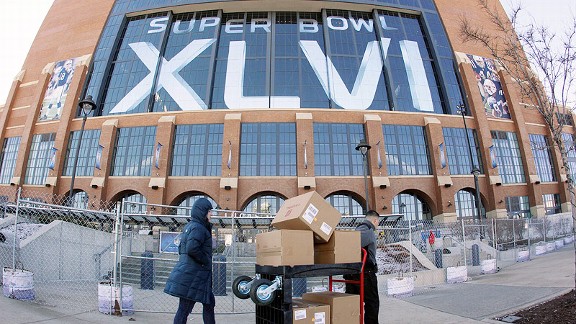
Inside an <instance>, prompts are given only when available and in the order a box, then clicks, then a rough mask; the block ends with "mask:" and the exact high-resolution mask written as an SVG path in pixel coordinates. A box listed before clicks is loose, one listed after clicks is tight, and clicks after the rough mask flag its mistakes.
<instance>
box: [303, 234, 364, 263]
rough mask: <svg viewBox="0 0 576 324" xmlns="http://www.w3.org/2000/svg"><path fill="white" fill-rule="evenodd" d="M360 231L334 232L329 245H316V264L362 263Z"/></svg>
mask: <svg viewBox="0 0 576 324" xmlns="http://www.w3.org/2000/svg"><path fill="white" fill-rule="evenodd" d="M360 245H361V244H360V232H359V231H342V230H337V231H334V233H333V234H332V236H331V237H330V240H329V241H328V242H327V243H315V244H314V263H315V264H336V263H356V262H362V252H361V248H360Z"/></svg>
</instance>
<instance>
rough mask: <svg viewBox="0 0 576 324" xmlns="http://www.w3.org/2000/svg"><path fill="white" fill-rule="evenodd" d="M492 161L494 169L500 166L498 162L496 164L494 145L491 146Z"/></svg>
mask: <svg viewBox="0 0 576 324" xmlns="http://www.w3.org/2000/svg"><path fill="white" fill-rule="evenodd" d="M489 149H490V160H492V169H494V168H496V167H497V166H498V162H496V150H495V149H494V145H490V147H489Z"/></svg>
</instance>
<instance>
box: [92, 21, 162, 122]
mask: <svg viewBox="0 0 576 324" xmlns="http://www.w3.org/2000/svg"><path fill="white" fill-rule="evenodd" d="M153 21H155V22H156V24H159V23H160V22H162V21H163V22H164V23H165V22H166V21H168V16H167V15H166V13H155V14H150V15H143V16H136V17H129V18H127V21H126V24H125V26H124V30H123V31H122V36H121V39H120V45H119V46H118V49H117V50H116V53H114V59H113V60H112V61H111V62H110V74H109V75H108V82H107V85H106V96H105V97H104V100H103V105H102V114H103V115H109V114H125V113H131V114H133V113H142V112H148V111H149V110H150V109H149V106H150V100H149V98H150V93H152V86H153V83H154V79H155V77H156V66H157V64H158V53H157V52H158V51H159V49H160V48H161V45H162V39H163V37H164V32H149V30H150V24H151V23H152V22H153ZM141 57H142V58H144V60H146V62H143V60H142V59H141ZM150 59H151V60H150ZM129 94H130V95H129ZM146 98H148V99H146Z"/></svg>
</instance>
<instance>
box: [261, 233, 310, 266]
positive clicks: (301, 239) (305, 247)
mask: <svg viewBox="0 0 576 324" xmlns="http://www.w3.org/2000/svg"><path fill="white" fill-rule="evenodd" d="M312 236H313V233H312V232H311V231H298V230H276V231H272V232H266V233H260V234H258V235H256V264H259V265H271V266H281V265H286V266H295V265H305V264H314V239H313V237H312Z"/></svg>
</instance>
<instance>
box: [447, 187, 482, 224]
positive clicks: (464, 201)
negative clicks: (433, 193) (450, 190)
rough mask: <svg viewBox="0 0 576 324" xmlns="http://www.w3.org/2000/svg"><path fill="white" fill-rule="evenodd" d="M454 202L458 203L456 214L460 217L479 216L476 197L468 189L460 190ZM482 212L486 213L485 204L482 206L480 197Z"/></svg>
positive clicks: (475, 217)
mask: <svg viewBox="0 0 576 324" xmlns="http://www.w3.org/2000/svg"><path fill="white" fill-rule="evenodd" d="M454 203H455V204H456V216H458V218H462V217H463V218H474V219H477V218H478V212H477V211H476V197H475V196H474V193H473V192H470V191H467V190H464V189H462V190H459V191H458V192H457V193H456V194H455V195H454ZM480 209H481V211H480V213H481V214H482V215H484V214H485V212H484V210H483V209H484V206H482V199H480Z"/></svg>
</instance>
